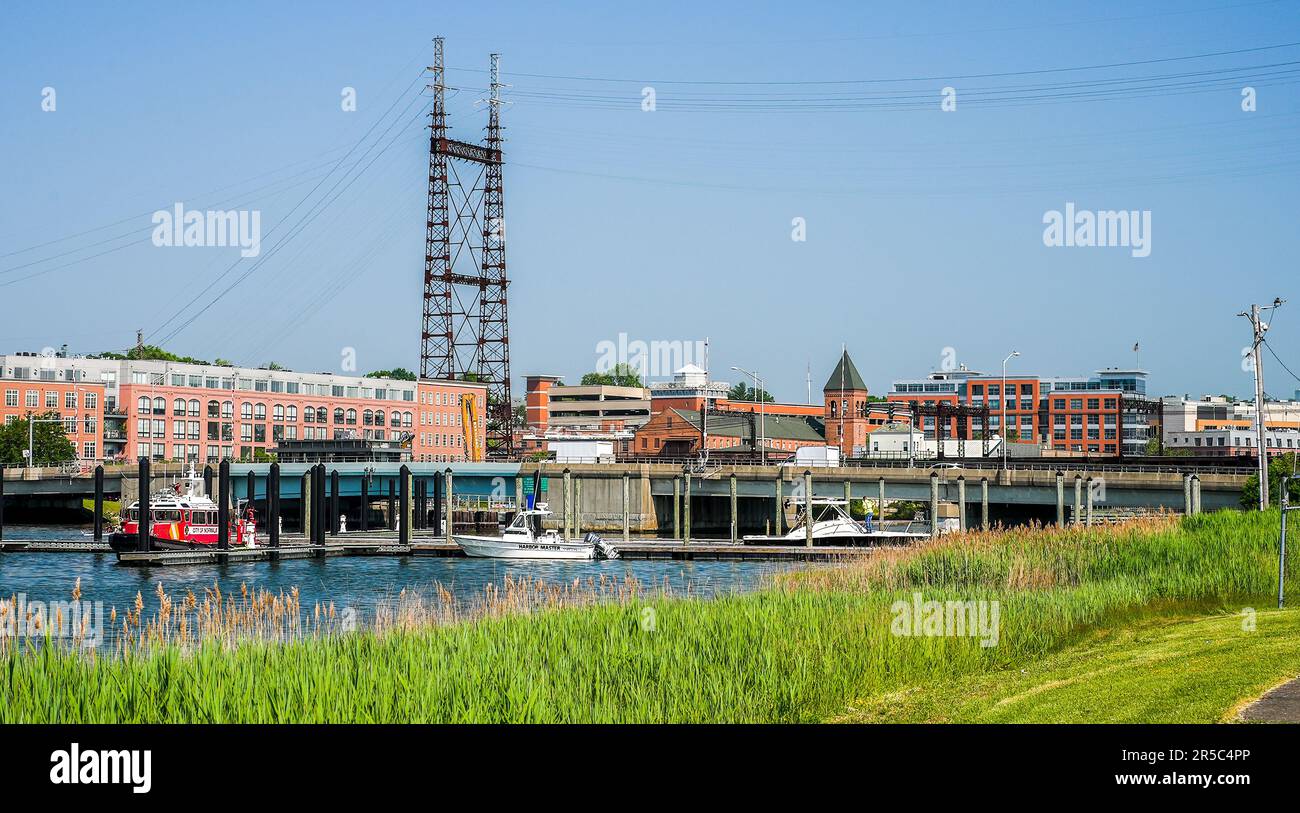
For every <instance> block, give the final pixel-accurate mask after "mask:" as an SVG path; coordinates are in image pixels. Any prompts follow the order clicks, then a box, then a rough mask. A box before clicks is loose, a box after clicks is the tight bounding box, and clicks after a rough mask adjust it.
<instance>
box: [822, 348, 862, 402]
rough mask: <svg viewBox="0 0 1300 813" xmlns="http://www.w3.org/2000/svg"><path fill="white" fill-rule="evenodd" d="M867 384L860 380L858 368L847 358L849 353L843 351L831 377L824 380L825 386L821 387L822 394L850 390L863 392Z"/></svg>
mask: <svg viewBox="0 0 1300 813" xmlns="http://www.w3.org/2000/svg"><path fill="white" fill-rule="evenodd" d="M866 388H867V382H865V381H863V380H862V376H861V375H860V374H859V373H858V368H857V367H855V366H854V365H853V359H851V358H849V351H848V350H845V351H844V353H843V354H842V355H841V356H840V363H839V364H836V365H835V369H834V371H832V372H831V377H830V378H828V379H826V386H824V387H822V392H848V391H850V390H865V389H866Z"/></svg>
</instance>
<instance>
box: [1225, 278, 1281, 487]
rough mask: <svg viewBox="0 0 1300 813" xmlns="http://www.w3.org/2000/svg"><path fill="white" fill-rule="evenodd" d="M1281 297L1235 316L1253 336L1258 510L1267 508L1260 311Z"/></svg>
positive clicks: (1277, 304)
mask: <svg viewBox="0 0 1300 813" xmlns="http://www.w3.org/2000/svg"><path fill="white" fill-rule="evenodd" d="M1284 301H1285V300H1283V299H1282V298H1281V297H1278V298H1275V299H1274V300H1273V304H1272V305H1264V306H1260V305H1251V306H1250V312H1249V313H1246V312H1245V311H1242V312H1241V313H1239V314H1237V315H1238V316H1244V317H1246V318H1247V319H1249V320H1250V328H1251V332H1252V334H1253V340H1252V343H1251V353H1252V356H1253V361H1254V366H1255V446H1256V451H1257V452H1258V454H1259V510H1261V511H1263V510H1265V509H1267V508H1268V440H1267V438H1268V434H1267V431H1266V427H1265V424H1264V353H1263V351H1262V347H1261V346H1262V345H1263V344H1264V334H1265V333H1267V332H1268V323H1267V322H1265V321H1263V319H1261V318H1260V314H1261V312H1262V311H1266V310H1277V309H1278V308H1280V307H1281V306H1282V303H1283V302H1284Z"/></svg>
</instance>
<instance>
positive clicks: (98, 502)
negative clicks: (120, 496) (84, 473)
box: [0, 466, 104, 542]
mask: <svg viewBox="0 0 1300 813" xmlns="http://www.w3.org/2000/svg"><path fill="white" fill-rule="evenodd" d="M3 479H4V471H3V470H0V480H3ZM3 498H4V485H3V484H0V499H3ZM0 525H4V509H2V508H0ZM95 541H96V542H103V541H104V467H103V466H96V467H95Z"/></svg>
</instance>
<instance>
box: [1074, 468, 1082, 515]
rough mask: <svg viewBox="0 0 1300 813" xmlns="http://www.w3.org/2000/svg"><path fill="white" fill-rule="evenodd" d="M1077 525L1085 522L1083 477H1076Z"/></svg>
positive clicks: (1075, 507)
mask: <svg viewBox="0 0 1300 813" xmlns="http://www.w3.org/2000/svg"><path fill="white" fill-rule="evenodd" d="M1073 520H1074V523H1073V524H1075V525H1078V524H1079V523H1081V522H1083V475H1081V474H1076V475H1074V517H1073Z"/></svg>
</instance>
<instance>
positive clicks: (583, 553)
mask: <svg viewBox="0 0 1300 813" xmlns="http://www.w3.org/2000/svg"><path fill="white" fill-rule="evenodd" d="M549 516H551V512H550V511H549V510H548V509H547V506H546V503H538V504H537V506H536V507H535V508H530V509H528V510H527V511H520V512H519V513H518V514H517V515H516V516H515V518H514V521H513V522H511V523H510V525H508V526H507V527H506V528H505V530H503V531H502V533H501V536H465V535H461V534H454V535H453V536H452V539H453V540H455V542H456V544H457V545H460V547H461V550H463V551H465V553H466V554H467V555H469V556H478V557H484V558H491V559H617V558H618V551H617V550H616V549H615V548H614V546H613V545H611V544H610V543H608V542H606V541H604V540H603V539H601V538H600V537H599V536H597V535H596V534H594V533H589V534H587V535H586V536H585V537H583V538H582V539H580V540H578V539H570V540H566V539H564V538H563V537H562V536H560V533H559V532H558V531H556V530H555V529H553V528H552V529H546V528H543V527H542V521H543V520H544V519H545V518H546V517H549Z"/></svg>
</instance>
